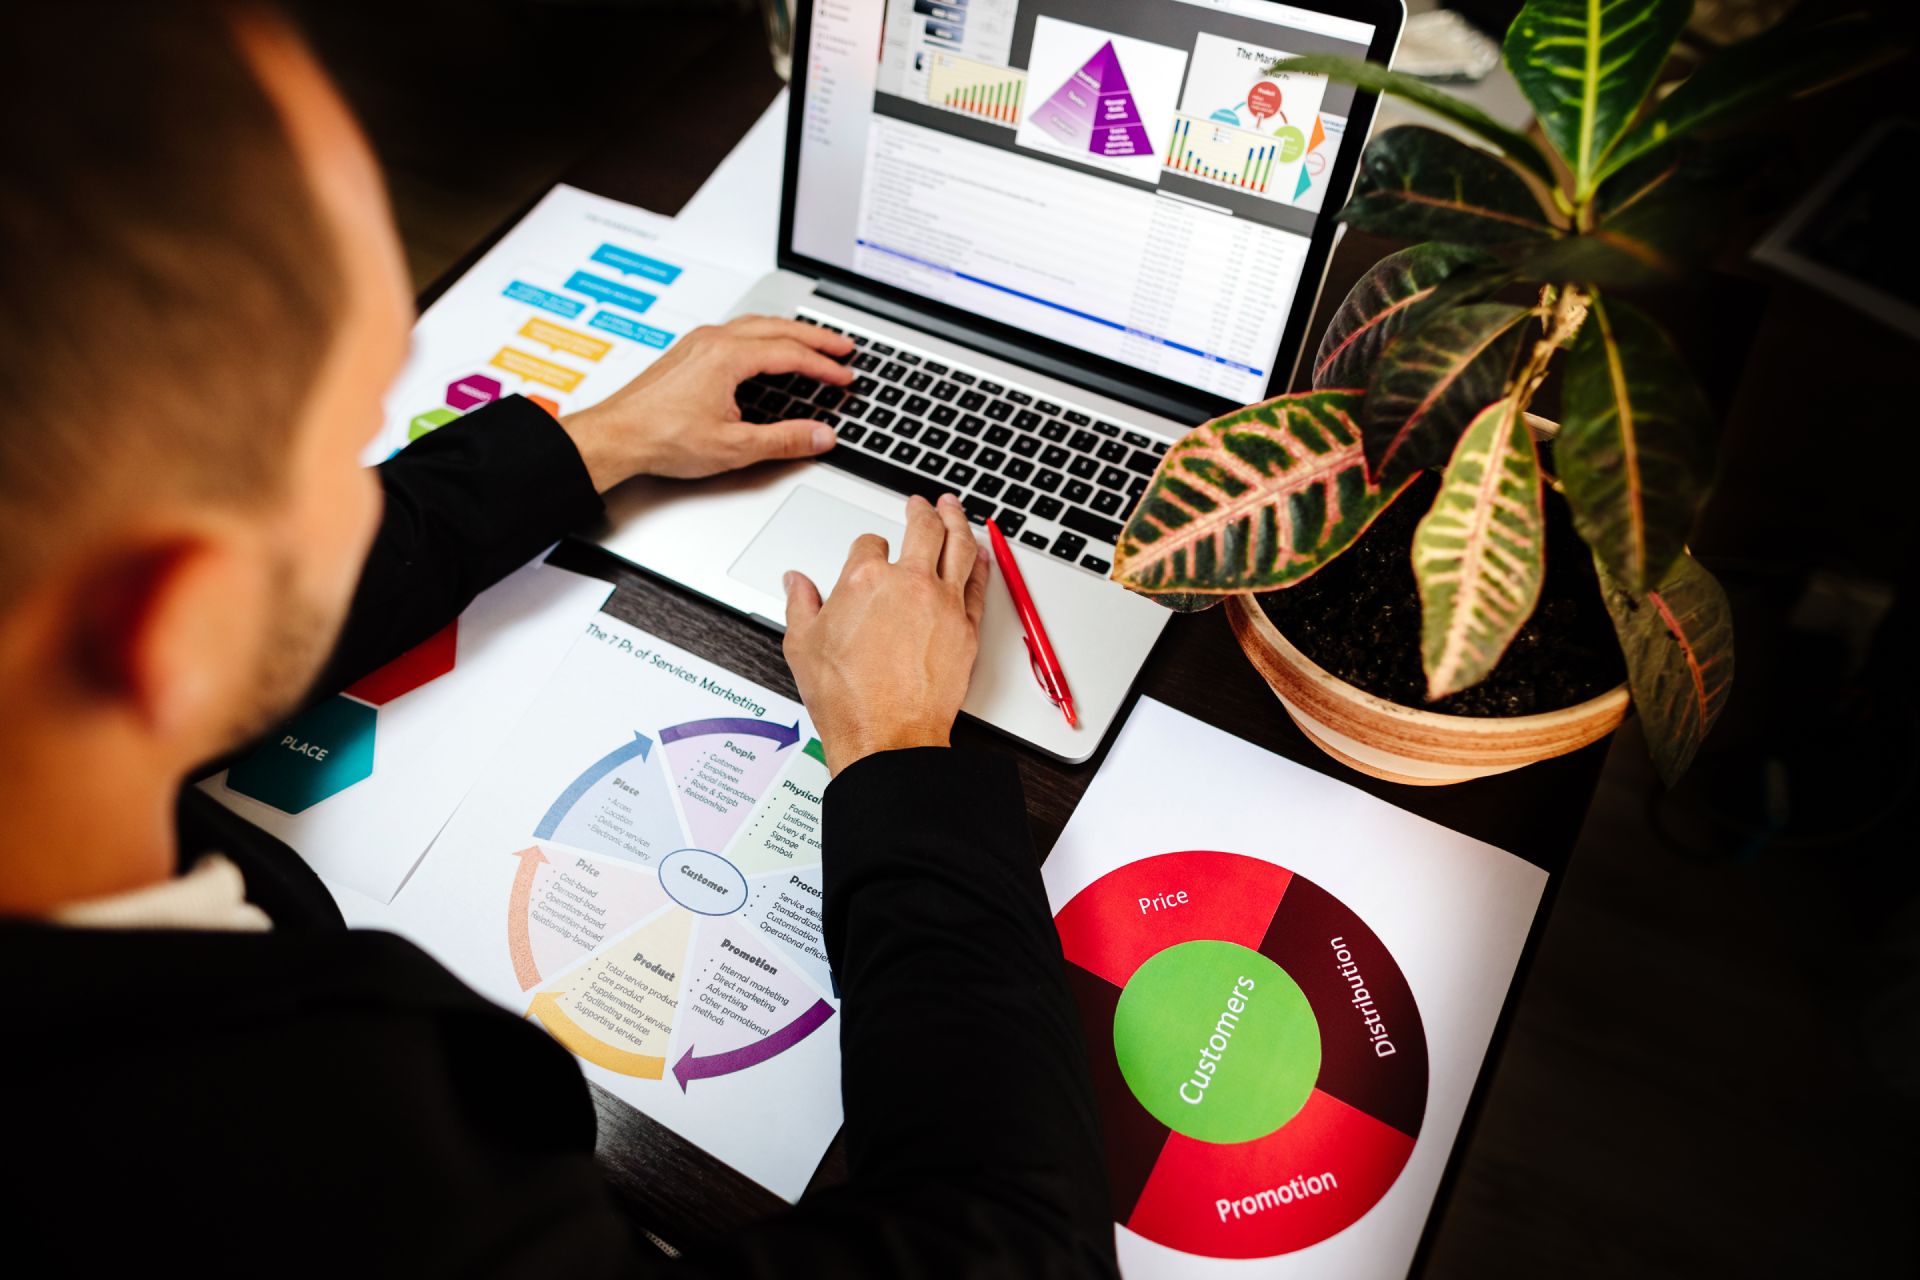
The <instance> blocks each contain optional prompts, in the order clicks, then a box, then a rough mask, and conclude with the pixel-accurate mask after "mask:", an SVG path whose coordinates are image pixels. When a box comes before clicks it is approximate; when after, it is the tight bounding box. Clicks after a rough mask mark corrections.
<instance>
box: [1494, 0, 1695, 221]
mask: <svg viewBox="0 0 1920 1280" xmlns="http://www.w3.org/2000/svg"><path fill="white" fill-rule="evenodd" d="M1692 12H1693V0H1527V4H1526V5H1525V6H1524V7H1523V8H1522V9H1521V10H1520V14H1519V16H1518V17H1516V18H1515V19H1514V20H1513V25H1512V26H1510V27H1508V28H1507V39H1506V43H1505V46H1504V51H1505V54H1506V60H1507V69H1508V70H1509V71H1511V72H1513V78H1514V79H1515V80H1518V81H1519V82H1520V88H1521V90H1522V92H1524V93H1525V94H1526V95H1527V100H1528V101H1529V102H1531V103H1532V104H1533V109H1534V113H1535V114H1536V115H1538V116H1539V117H1540V127H1541V128H1542V129H1544V130H1545V131H1546V135H1547V139H1548V140H1549V141H1550V142H1552V143H1553V145H1554V149H1555V150H1557V151H1558V152H1559V153H1560V157H1561V159H1563V160H1565V161H1566V162H1567V168H1569V169H1571V170H1572V171H1573V185H1574V198H1575V199H1576V200H1585V199H1586V198H1587V196H1589V195H1590V194H1592V192H1593V187H1594V183H1595V182H1597V181H1598V180H1599V176H1600V165H1601V162H1602V161H1603V160H1605V159H1606V157H1607V149H1608V148H1609V147H1610V146H1612V145H1613V141H1614V139H1616V138H1618V137H1619V136H1620V132H1621V130H1623V129H1625V128H1626V127H1627V126H1628V125H1629V124H1631V123H1632V122H1633V116H1634V113H1635V112H1636V111H1638V110H1639V109H1640V103H1641V101H1642V100H1643V99H1645V98H1646V96H1647V91H1648V90H1649V89H1651V88H1653V79H1654V77H1655V76H1657V75H1658V74H1659V73H1660V67H1661V65H1662V64H1664V63H1665V62H1666V60H1667V54H1668V52H1669V51H1671V50H1672V48H1673V42H1674V40H1675V38H1676V37H1678V36H1679V34H1680V29H1681V28H1682V27H1684V26H1686V24H1687V18H1688V16H1689V15H1690V14H1691V13H1692Z"/></svg>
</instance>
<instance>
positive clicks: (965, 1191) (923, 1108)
mask: <svg viewBox="0 0 1920 1280" xmlns="http://www.w3.org/2000/svg"><path fill="white" fill-rule="evenodd" d="M381 477H382V481H383V483H384V486H385V489H386V496H387V505H386V515H385V519H384V522H383V524H382V527H381V530H380V534H379V537H378V540H377V541H376V543H375V546H374V550H373V553H372V555H371V556H370V557H369V559H368V563H367V567H366V571H365V575H364V577H363V580H362V582H361V585H360V588H359V593H358V595H357V597H356V600H355V604H354V608H353V610H352V613H351V616H350V619H349V622H348V625H347V629H346V632H345V634H344V636H343V638H342V641H341V644H340V647H339V651H338V653H337V655H336V657H335V658H334V660H333V661H332V663H331V664H330V666H329V670H328V674H327V676H326V678H325V680H323V682H322V688H323V689H328V690H330V689H334V688H339V687H341V686H343V685H345V684H346V683H348V682H350V681H351V680H352V679H353V678H355V677H356V676H358V675H360V674H363V673H365V672H366V671H369V670H371V669H373V668H374V667H376V666H378V665H379V664H380V663H382V662H384V661H386V660H387V659H388V658H391V657H393V656H394V655H396V654H398V653H400V652H402V651H404V650H405V649H406V648H408V647H409V646H411V645H413V644H415V643H417V642H418V641H420V640H422V639H425V638H426V637H427V636H430V635H431V634H433V633H434V632H435V631H436V630H438V629H439V628H440V627H441V626H443V625H445V623H446V622H447V620H448V619H450V618H452V617H453V616H454V615H456V614H457V613H458V612H459V611H460V610H462V609H463V608H465V607H466V605H467V603H468V602H469V601H470V600H471V599H472V598H473V596H474V595H475V594H477V593H478V592H480V591H482V590H484V589H485V588H486V587H488V586H489V585H491V584H492V583H493V582H495V581H497V580H498V579H500V578H501V577H503V576H505V575H506V574H507V573H508V572H510V571H511V570H512V569H514V568H515V567H517V566H518V565H519V564H521V563H523V562H524V561H525V560H527V559H528V558H529V557H530V556H532V555H533V554H535V553H537V552H538V551H539V550H540V549H541V548H542V547H544V546H546V545H547V544H548V543H549V542H551V541H552V540H553V539H554V538H556V537H558V536H559V535H560V534H561V533H563V532H565V531H566V530H567V529H570V528H573V527H576V526H578V525H579V524H581V523H583V522H584V521H586V520H589V519H591V518H592V517H593V516H594V515H595V514H596V513H597V512H598V510H599V499H598V497H597V496H596V495H595V494H594V492H593V489H592V486H591V484H590V483H589V482H588V479H587V476H586V471H585V468H584V467H583V466H582V465H581V463H580V460H579V457H578V455H577V453H576V452H575V451H574V449H573V447H572V444H571V442H570V441H569V440H568V439H567V437H566V435H565V433H564V432H562V431H561V430H560V429H559V427H558V426H557V425H556V424H555V423H554V422H553V421H552V419H550V418H548V417H547V416H546V415H545V414H544V413H542V412H541V411H540V410H539V409H538V408H537V407H535V406H533V405H531V404H530V403H528V402H527V401H524V400H521V399H519V398H518V397H511V398H509V399H507V400H504V401H502V402H500V403H499V404H497V405H492V406H488V407H487V408H485V409H481V410H477V411H475V412H474V413H472V414H469V415H468V416H467V417H466V418H464V419H462V420H461V421H460V422H459V423H458V424H455V425H452V426H449V427H447V428H443V429H442V430H440V431H439V432H436V433H434V434H433V435H430V436H428V437H426V438H425V439H423V440H421V441H420V442H418V443H416V444H414V445H412V446H410V447H409V448H408V449H407V450H405V451H404V452H403V453H401V454H400V455H398V456H397V457H395V458H394V459H392V460H391V461H389V462H388V463H387V464H385V465H384V466H383V467H382V468H381ZM102 802H107V800H106V798H105V797H104V796H103V797H102ZM824 844H825V876H826V940H827V948H828V953H829V955H830V956H831V958H832V961H833V965H834V970H835V973H836V975H837V976H838V978H839V981H840V985H841V993H842V996H843V1001H844V1003H843V1008H842V1017H841V1018H840V1019H839V1025H840V1040H841V1050H842V1054H843V1059H844V1077H845V1084H844V1088H843V1093H844V1103H845V1112H846V1140H847V1158H848V1168H849V1172H850V1178H849V1180H848V1182H847V1183H846V1184H845V1185H843V1186H839V1187H836V1188H833V1189H831V1190H828V1191H825V1192H823V1193H821V1194H819V1195H816V1196H813V1197H810V1198H808V1199H806V1200H804V1201H802V1203H801V1204H800V1205H799V1206H798V1207H797V1208H795V1209H792V1210H789V1211H786V1212H783V1213H780V1214H776V1215H774V1216H773V1217H770V1218H768V1219H766V1220H765V1221H763V1222H761V1223H758V1224H756V1225H754V1226H752V1227H749V1228H747V1229H744V1230H741V1231H738V1232H735V1233H732V1234H731V1235H730V1236H728V1237H727V1238H726V1239H725V1240H724V1241H723V1242H720V1243H717V1244H713V1245H709V1246H706V1247H704V1248H702V1249H700V1250H698V1251H696V1252H695V1253H693V1254H691V1255H690V1256H689V1257H687V1258H686V1259H685V1260H683V1261H681V1262H679V1263H669V1262H666V1261H665V1260H663V1259H661V1258H660V1256H659V1255H658V1254H657V1252H655V1251H653V1250H651V1249H649V1248H647V1247H645V1246H641V1247H635V1245H634V1243H633V1242H632V1241H631V1240H630V1239H629V1237H628V1234H627V1230H626V1227H625V1225H624V1220H623V1219H622V1218H621V1217H620V1215H619V1214H618V1213H617V1212H616V1211H615V1209H614V1207H613V1205H612V1204H611V1202H610V1201H609V1199H608V1193H607V1190H606V1187H605V1185H604V1183H603V1181H602V1178H601V1175H600V1173H599V1171H598V1169H597V1167H596V1165H595V1163H594V1155H593V1150H594V1112H593V1106H592V1102H591V1099H590V1098H589V1096H588V1092H587V1087H586V1084H585V1083H584V1081H583V1080H582V1078H581V1075H580V1072H579V1070H578V1068H577V1066H576V1064H575V1063H574V1061H573V1059H572V1057H571V1056H570V1055H569V1054H568V1053H567V1052H566V1051H565V1050H564V1049H562V1048H561V1047H560V1046H558V1045H557V1044H555V1043H554V1042H553V1041H551V1040H550V1039H548V1037H547V1036H546V1034H545V1033H544V1032H542V1031H540V1030H539V1029H538V1028H537V1027H535V1026H533V1025H532V1024H530V1023H528V1022H526V1021H525V1020H523V1019H520V1018H516V1017H514V1016H513V1015H512V1014H510V1013H508V1012H506V1011H505V1010H503V1009H500V1008H499V1007H498V1006H495V1005H493V1004H492V1003H490V1002H489V1001H487V1000H485V999H483V998H482V997H480V996H479V995H477V994H475V993H474V992H472V991H471V990H469V989H468V988H467V987H466V986H465V985H464V984H462V983H461V982H460V981H459V980H458V979H457V978H455V977H454V976H453V975H452V974H450V973H448V972H447V971H446V970H445V969H443V968H442V967H441V966H440V965H439V964H438V963H437V962H435V961H434V960H433V959H431V958H430V957H428V956H427V955H426V954H425V953H423V952H421V951H420V950H418V949H417V948H415V947H414V946H412V945H411V944H409V943H407V942H404V941H402V940H401V939H399V938H396V937H393V936H391V935H388V934H382V933H373V932H359V931H349V930H347V929H345V928H343V927H342V924H341V920H340V916H339V913H338V911H337V909H336V908H335V907H334V906H333V903H332V901H331V899H330V898H329V897H328V896H327V895H326V893H325V890H324V889H323V888H322V886H321V885H320V884H319V882H318V880H317V879H316V878H315V877H314V876H313V874H312V872H311V871H309V870H308V869H307V868H306V866H305V865H304V864H303V863H301V862H299V860H298V859H297V858H296V857H295V856H294V855H293V854H292V852H291V851H290V850H288V849H287V848H286V846H285V845H283V844H281V843H280V842H278V841H277V840H275V839H273V838H272V837H270V836H268V835H266V834H265V833H264V832H261V831H260V830H259V829H258V828H255V827H253V826H251V825H250V824H248V823H246V822H244V821H242V820H240V819H239V818H236V817H234V816H233V815H231V814H228V813H227V812H226V811H224V810H222V809H220V808H219V807H218V806H216V805H214V804H213V803H212V802H211V801H209V800H207V799H206V798H205V797H203V796H201V795H199V794H198V793H197V792H194V791H192V790H187V791H183V793H182V795H181V803H180V848H181V855H182V861H183V863H185V862H188V861H190V860H191V859H192V858H193V857H195V856H197V855H198V854H199V853H201V852H204V851H207V850H218V851H219V852H222V853H224V854H226V855H227V856H228V857H230V858H232V859H233V860H234V861H235V862H236V863H237V864H239V866H240V868H241V870H242V871H243V873H244V874H245V875H246V877H247V883H248V897H249V898H250V899H251V900H253V901H255V902H256V903H258V904H259V905H261V906H262V907H263V908H264V909H265V910H267V912H268V913H269V914H270V915H272V916H273V917H274V920H275V928H274V930H273V931H272V932H270V933H264V934H228V933H215V932H195V931H184V930H153V931H118V930H84V929H59V928H50V927H46V926H42V925H37V924H32V923H26V922H18V921H14V922H0V972H4V973H5V974H6V975H7V977H8V979H9V985H10V986H11V988H12V990H13V992H14V993H15V994H14V1004H13V1010H12V1016H11V1017H10V1018H9V1019H8V1024H9V1026H8V1030H7V1032H6V1034H5V1044H4V1052H3V1053H0V1088H3V1089H4V1097H5V1099H6V1102H5V1104H4V1105H5V1107H6V1117H7V1118H6V1120H5V1123H4V1134H5V1137H4V1141H0V1147H3V1148H4V1159H0V1195H4V1199H0V1204H4V1205H5V1209H4V1211H3V1212H0V1216H3V1217H4V1219H5V1221H6V1222H7V1224H8V1228H7V1232H6V1234H7V1237H8V1239H7V1251H8V1254H9V1255H10V1257H11V1258H13V1259H15V1260H18V1259H20V1258H22V1257H23V1256H27V1255H25V1254H23V1251H31V1253H32V1254H42V1253H45V1254H47V1255H48V1256H52V1257H56V1258H59V1259H61V1260H63V1263H64V1265H62V1266H61V1267H60V1268H59V1269H60V1270H63V1271H67V1270H77V1271H89V1272H90V1271H96V1270H105V1269H107V1268H108V1267H109V1266H120V1265H124V1264H126V1263H137V1264H143V1267H142V1269H165V1270H168V1271H171V1270H173V1268H175V1267H179V1268H183V1269H186V1270H188V1271H189V1272H216V1273H230V1272H238V1271H245V1272H249V1273H265V1272H280V1273H286V1272H293V1273H320V1272H326V1273H330V1274H334V1275H338V1274H342V1273H347V1274H351V1273H355V1272H372V1273H375V1274H397V1273H402V1272H405V1273H414V1274H446V1273H454V1272H479V1273H489V1274H526V1275H541V1276H569V1277H571V1276H597V1275H605V1274H635V1273H640V1274H649V1273H653V1272H655V1271H657V1272H659V1273H661V1274H671V1275H673V1276H768V1277H771V1276H782V1277H788V1276H814V1275H819V1276H849V1277H865V1276H873V1277H882V1276H884V1277H914V1276H934V1275H940V1276H955V1275H977V1276H996V1277H999V1276H1029V1275H1031V1276H1041V1275H1045V1276H1069V1275H1072V1276H1079V1275H1111V1274H1113V1273H1114V1261H1113V1226H1112V1219H1111V1217H1110V1216H1109V1212H1108V1205H1107V1196H1106V1177H1105V1174H1104V1172H1103V1169H1102V1164H1101V1151H1100V1138H1099V1131H1098V1127H1097V1121H1096V1118H1095V1112H1094V1107H1093V1101H1092V1093H1091V1089H1090V1087H1089V1084H1088V1080H1087V1073H1086V1068H1085V1062H1084V1053H1083V1049H1082V1047H1081V1040H1080V1033H1079V1029H1078V1022H1077V1019H1076V1015H1075V1012H1074V1007H1073V1004H1072V1001H1071V998H1070V996H1069V995H1068V992H1067V988H1066V986H1065V983H1064V980H1063V977H1062V972H1061V960H1060V948H1059V943H1058V941H1057V939H1056V937H1055V934H1054V931H1053V926H1052V921H1051V919H1050V917H1049V913H1048V911H1047V904H1046V899H1045V896H1044V894H1043V892H1042V890H1041V886H1040V879H1039V876H1038V873H1037V870H1036V862H1035V858H1034V852H1033V848H1032V845H1031V842H1030V838H1029V835H1028V831H1027V825H1026V815H1025V808H1024V805H1023V802H1022V798H1021V793H1020V784H1019V780H1018V776H1017V774H1016V772H1015V770H1014V768H1013V766H1012V764H1011V762H1010V761H1008V760H1006V759H1004V758H1001V757H996V756H991V755H985V754H978V753H973V752H966V751H950V750H935V749H926V750H917V751H902V752H891V753H887V754H884V755H880V756H875V757H872V758H869V759H867V760H863V761H861V762H860V763H858V764H856V765H854V766H853V767H852V768H849V769H848V770H846V771H845V772H844V773H842V774H841V775H840V776H839V777H838V778H836V779H835V780H834V782H833V783H832V785H831V786H830V787H828V789H827V794H826V804H825V835H824ZM5 856H8V857H27V856H58V853H57V851H54V850H40V851H33V850H23V849H19V848H12V849H9V850H7V852H6V854H5Z"/></svg>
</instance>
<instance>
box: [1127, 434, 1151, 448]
mask: <svg viewBox="0 0 1920 1280" xmlns="http://www.w3.org/2000/svg"><path fill="white" fill-rule="evenodd" d="M1120 438H1121V439H1122V440H1125V441H1126V442H1127V443H1128V444H1130V445H1132V446H1133V447H1134V448H1136V449H1144V448H1146V447H1147V446H1148V445H1150V444H1152V443H1153V441H1152V439H1151V438H1149V437H1147V436H1143V435H1141V434H1140V433H1139V432H1138V431H1124V432H1122V433H1121V435H1120Z"/></svg>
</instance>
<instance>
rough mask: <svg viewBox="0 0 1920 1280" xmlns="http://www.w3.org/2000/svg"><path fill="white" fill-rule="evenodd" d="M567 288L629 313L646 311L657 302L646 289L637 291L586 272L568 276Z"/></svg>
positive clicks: (630, 286) (615, 281)
mask: <svg viewBox="0 0 1920 1280" xmlns="http://www.w3.org/2000/svg"><path fill="white" fill-rule="evenodd" d="M567 288H569V289H571V290H573V291H574V292H575V293H584V294H586V295H587V296H588V297H589V298H592V299H593V300H594V301H596V302H604V303H606V304H607V305H608V306H610V307H625V308H626V309H627V310H629V311H645V310H646V309H647V308H648V307H650V306H652V305H653V304H654V301H655V295H654V294H651V293H648V292H647V291H646V290H644V289H636V288H634V287H633V286H632V285H627V284H621V283H620V282H619V281H617V280H609V279H607V278H606V277H605V276H596V275H589V274H587V273H586V272H585V271H576V272H574V273H573V274H572V275H571V276H568V277H567Z"/></svg>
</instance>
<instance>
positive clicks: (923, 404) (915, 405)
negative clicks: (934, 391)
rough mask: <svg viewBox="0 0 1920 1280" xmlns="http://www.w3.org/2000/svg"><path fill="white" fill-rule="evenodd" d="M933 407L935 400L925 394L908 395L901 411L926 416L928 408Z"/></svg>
mask: <svg viewBox="0 0 1920 1280" xmlns="http://www.w3.org/2000/svg"><path fill="white" fill-rule="evenodd" d="M931 408H933V401H931V400H929V399H927V398H926V397H925V396H908V397H907V398H906V400H905V401H904V402H902V404H901V405H900V410H901V412H903V413H910V414H912V415H913V416H914V417H916V418H923V417H925V416H926V413H927V410H929V409H931Z"/></svg>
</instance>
